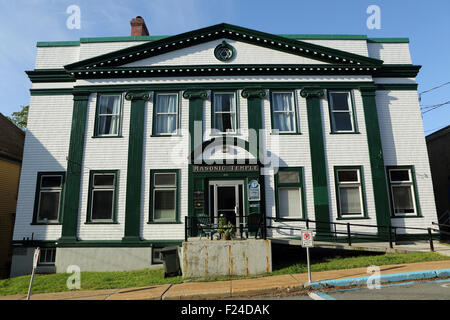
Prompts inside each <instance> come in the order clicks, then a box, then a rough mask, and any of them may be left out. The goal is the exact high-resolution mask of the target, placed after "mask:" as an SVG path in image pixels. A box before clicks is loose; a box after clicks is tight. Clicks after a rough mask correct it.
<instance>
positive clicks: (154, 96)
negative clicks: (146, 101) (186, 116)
mask: <svg viewBox="0 0 450 320" xmlns="http://www.w3.org/2000/svg"><path fill="white" fill-rule="evenodd" d="M159 94H176V95H177V128H176V130H175V132H174V133H171V134H157V133H156V102H157V101H158V99H157V97H158V95H159ZM152 105H153V119H152V135H151V136H152V137H174V136H179V135H180V126H181V119H180V108H181V94H180V92H178V91H155V92H154V93H153V104H152Z"/></svg>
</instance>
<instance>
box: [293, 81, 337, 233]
mask: <svg viewBox="0 0 450 320" xmlns="http://www.w3.org/2000/svg"><path fill="white" fill-rule="evenodd" d="M300 95H301V96H302V97H303V98H306V109H307V112H308V128H309V147H310V152H311V165H312V177H313V190H314V212H315V220H317V221H323V222H324V223H317V235H318V236H320V235H323V234H328V233H329V231H330V225H329V224H328V223H327V222H330V204H329V199H328V182H327V168H326V160H325V144H324V136H323V127H322V112H321V103H320V99H321V98H323V97H324V92H323V89H320V88H304V89H302V90H301V91H300Z"/></svg>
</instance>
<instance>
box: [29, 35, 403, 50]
mask: <svg viewBox="0 0 450 320" xmlns="http://www.w3.org/2000/svg"><path fill="white" fill-rule="evenodd" d="M277 36H280V37H284V38H288V39H298V40H302V39H305V40H367V42H369V43H409V38H372V37H371V38H368V37H367V36H366V35H357V34H355V35H352V34H277ZM168 37H171V36H170V35H160V36H157V35H155V36H124V37H90V38H80V40H79V41H39V42H37V44H36V46H37V47H67V46H79V45H80V43H102V42H132V41H156V40H161V39H164V38H168Z"/></svg>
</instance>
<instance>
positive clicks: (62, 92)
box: [30, 88, 73, 96]
mask: <svg viewBox="0 0 450 320" xmlns="http://www.w3.org/2000/svg"><path fill="white" fill-rule="evenodd" d="M72 94H73V89H72V88H67V89H66V88H57V89H30V95H31V96H69V95H70V96H71V95H72Z"/></svg>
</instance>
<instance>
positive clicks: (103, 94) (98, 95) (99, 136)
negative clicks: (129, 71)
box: [93, 92, 123, 138]
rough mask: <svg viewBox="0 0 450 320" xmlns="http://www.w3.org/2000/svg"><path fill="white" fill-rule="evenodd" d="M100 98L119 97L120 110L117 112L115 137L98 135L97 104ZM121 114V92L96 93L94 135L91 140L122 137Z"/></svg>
mask: <svg viewBox="0 0 450 320" xmlns="http://www.w3.org/2000/svg"><path fill="white" fill-rule="evenodd" d="M101 96H119V97H120V106H119V108H120V110H119V124H118V125H119V126H118V128H117V134H115V135H99V134H98V112H99V109H100V107H99V102H100V97H101ZM122 113H123V93H122V92H117V93H113V92H109V93H97V97H96V102H95V120H94V134H93V138H121V137H122V117H123V115H122Z"/></svg>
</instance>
